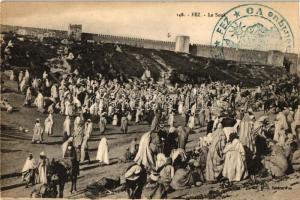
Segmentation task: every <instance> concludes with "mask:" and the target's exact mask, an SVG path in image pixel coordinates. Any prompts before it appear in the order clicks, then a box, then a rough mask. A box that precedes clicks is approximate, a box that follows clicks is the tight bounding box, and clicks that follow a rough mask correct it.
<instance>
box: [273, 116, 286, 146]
mask: <svg viewBox="0 0 300 200" xmlns="http://www.w3.org/2000/svg"><path fill="white" fill-rule="evenodd" d="M287 129H288V124H287V121H286V116H285V115H284V113H283V112H279V113H278V114H277V116H276V120H275V131H274V137H273V140H274V141H276V142H280V145H281V146H283V143H284V141H283V140H285V138H286V135H285V131H286V130H287Z"/></svg>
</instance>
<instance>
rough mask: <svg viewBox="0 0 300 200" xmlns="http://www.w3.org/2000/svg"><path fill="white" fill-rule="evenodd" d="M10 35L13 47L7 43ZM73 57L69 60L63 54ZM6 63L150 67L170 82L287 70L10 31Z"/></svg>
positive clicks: (129, 73)
mask: <svg viewBox="0 0 300 200" xmlns="http://www.w3.org/2000/svg"><path fill="white" fill-rule="evenodd" d="M9 41H11V43H12V44H13V47H7V44H8V43H9ZM70 53H72V55H71V58H70V59H67V63H65V60H64V59H61V58H62V56H64V57H67V56H70ZM1 58H2V59H3V58H5V59H4V63H2V65H3V67H2V69H5V68H7V67H11V66H17V67H27V68H29V69H30V70H31V71H32V73H33V74H37V75H39V74H41V73H42V72H43V71H44V69H48V70H49V68H63V66H64V65H67V66H71V71H73V70H74V69H78V71H79V72H80V73H81V74H84V75H89V76H93V75H95V74H96V73H97V72H100V73H102V74H103V75H104V76H106V77H109V78H116V77H119V76H120V75H121V74H122V75H123V77H124V78H125V79H126V78H133V77H136V78H140V77H141V76H142V74H143V73H144V71H145V69H146V68H148V69H149V70H150V71H151V74H152V76H153V78H154V80H159V79H160V78H161V74H166V75H167V77H169V78H168V79H169V80H170V81H171V82H173V83H174V82H178V83H181V82H187V83H199V82H205V81H211V80H213V81H217V80H221V81H226V82H228V83H238V82H242V83H243V84H244V85H246V86H253V85H257V84H259V83H261V82H262V81H265V80H272V79H276V78H277V77H279V76H282V75H283V74H286V72H285V69H283V68H277V67H272V66H261V65H253V64H240V63H237V62H233V61H224V60H215V59H210V58H203V57H195V56H192V55H188V54H181V53H175V52H171V51H165V50H154V49H143V48H136V47H131V46H124V45H117V44H96V43H82V44H81V43H72V42H65V41H63V42H62V41H59V40H57V39H50V38H45V39H44V40H43V41H39V40H37V39H34V38H24V37H18V36H13V35H9V34H7V35H6V37H4V44H3V45H1Z"/></svg>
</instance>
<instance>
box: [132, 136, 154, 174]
mask: <svg viewBox="0 0 300 200" xmlns="http://www.w3.org/2000/svg"><path fill="white" fill-rule="evenodd" d="M150 134H151V132H150V131H149V132H147V133H145V134H144V135H143V136H142V137H141V140H140V144H139V150H138V152H137V154H136V156H135V158H134V161H135V162H136V163H137V164H143V165H144V166H145V167H146V168H152V167H154V159H153V155H152V152H151V149H150V139H151V138H150Z"/></svg>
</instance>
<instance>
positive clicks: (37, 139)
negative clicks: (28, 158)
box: [31, 119, 43, 143]
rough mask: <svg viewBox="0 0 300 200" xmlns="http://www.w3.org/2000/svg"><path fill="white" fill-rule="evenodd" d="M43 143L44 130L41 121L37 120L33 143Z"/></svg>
mask: <svg viewBox="0 0 300 200" xmlns="http://www.w3.org/2000/svg"><path fill="white" fill-rule="evenodd" d="M42 141H43V128H42V126H41V124H40V119H36V121H35V125H34V128H33V136H32V142H31V143H41V142H42Z"/></svg>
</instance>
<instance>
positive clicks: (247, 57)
mask: <svg viewBox="0 0 300 200" xmlns="http://www.w3.org/2000/svg"><path fill="white" fill-rule="evenodd" d="M0 30H1V32H10V31H12V32H14V33H16V34H19V35H30V36H34V37H40V36H41V35H42V36H43V37H55V38H61V39H64V38H68V31H62V30H54V29H45V28H32V27H21V26H10V25H0ZM81 39H82V41H87V40H93V41H95V42H103V43H114V44H123V45H129V46H133V47H139V48H148V49H157V50H167V51H175V47H176V42H172V41H160V40H150V39H143V38H134V37H123V36H113V35H104V34H94V33H84V32H83V33H82V34H81ZM189 53H190V54H192V55H194V56H201V57H207V58H223V59H225V60H232V61H237V62H242V63H251V64H258V65H275V66H283V64H284V59H286V60H287V61H288V62H289V63H290V72H291V73H293V74H295V73H300V63H299V58H298V55H297V54H293V53H282V52H280V51H256V50H247V49H234V48H227V47H224V48H221V47H213V46H210V45H201V44H192V45H191V44H190V45H189Z"/></svg>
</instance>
